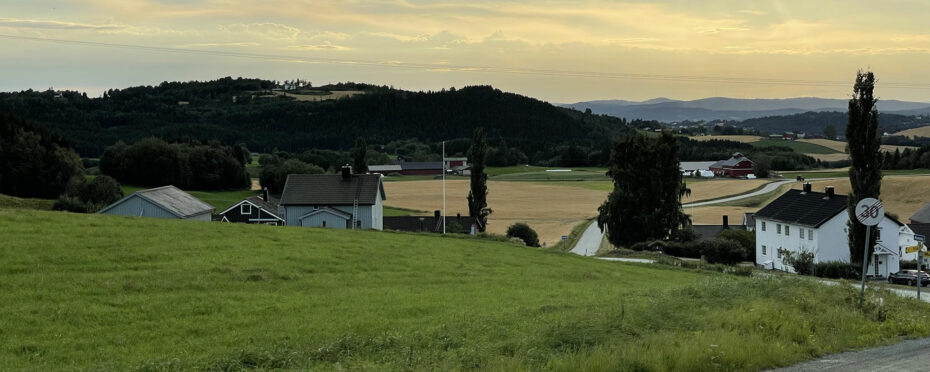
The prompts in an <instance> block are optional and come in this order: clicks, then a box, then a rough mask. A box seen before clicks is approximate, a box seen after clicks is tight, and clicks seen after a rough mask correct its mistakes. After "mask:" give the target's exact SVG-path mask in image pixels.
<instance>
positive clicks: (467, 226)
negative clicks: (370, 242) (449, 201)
mask: <svg viewBox="0 0 930 372" xmlns="http://www.w3.org/2000/svg"><path fill="white" fill-rule="evenodd" d="M454 222H457V223H458V224H459V226H460V227H461V230H459V231H450V230H446V232H448V233H459V234H468V233H471V225H472V224H474V223H475V219H474V218H472V217H468V216H461V217H457V216H449V217H446V223H447V224H449V226H454ZM383 223H384V229H385V230H398V231H420V232H435V233H441V232H442V218H441V217H440V218H438V219H437V218H436V217H435V216H393V217H384V220H383Z"/></svg>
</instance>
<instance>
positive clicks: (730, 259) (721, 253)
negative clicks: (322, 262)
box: [701, 239, 746, 265]
mask: <svg viewBox="0 0 930 372" xmlns="http://www.w3.org/2000/svg"><path fill="white" fill-rule="evenodd" d="M701 254H703V256H704V259H705V260H707V262H709V263H722V264H725V265H735V264H737V263H739V262H742V261H743V260H745V259H746V250H745V249H743V246H741V245H740V244H739V243H737V242H735V241H733V240H727V239H711V240H707V241H704V242H703V243H701Z"/></svg>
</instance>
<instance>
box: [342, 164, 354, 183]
mask: <svg viewBox="0 0 930 372" xmlns="http://www.w3.org/2000/svg"><path fill="white" fill-rule="evenodd" d="M342 179H343V180H345V181H348V180H350V179H352V167H350V166H349V165H348V164H346V165H343V166H342Z"/></svg>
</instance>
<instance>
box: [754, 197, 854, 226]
mask: <svg viewBox="0 0 930 372" xmlns="http://www.w3.org/2000/svg"><path fill="white" fill-rule="evenodd" d="M826 196H827V194H825V193H822V192H808V193H805V192H803V191H802V190H788V192H786V193H784V194H783V195H782V196H779V197H778V199H775V200H774V201H772V202H771V203H769V205H766V206H765V207H764V208H762V209H760V210H759V211H758V212H756V215H755V218H756V219H759V218H765V219H771V220H776V221H781V222H787V223H792V224H798V225H804V226H813V227H820V225H822V224H824V223H825V222H827V220H829V219H831V218H833V216H836V215H837V214H838V213H840V212H845V211H846V196H845V195H834V196H833V197H832V198H829V199H828V198H827V197H826Z"/></svg>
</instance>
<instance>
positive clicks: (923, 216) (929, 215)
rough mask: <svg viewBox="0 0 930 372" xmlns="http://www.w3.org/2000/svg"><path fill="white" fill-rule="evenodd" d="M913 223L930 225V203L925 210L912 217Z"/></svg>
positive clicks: (920, 210)
mask: <svg viewBox="0 0 930 372" xmlns="http://www.w3.org/2000/svg"><path fill="white" fill-rule="evenodd" d="M911 222H913V223H930V203H928V204H927V205H925V206H924V207H923V208H920V209H919V210H918V211H917V212H916V213H914V215H913V216H911Z"/></svg>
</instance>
